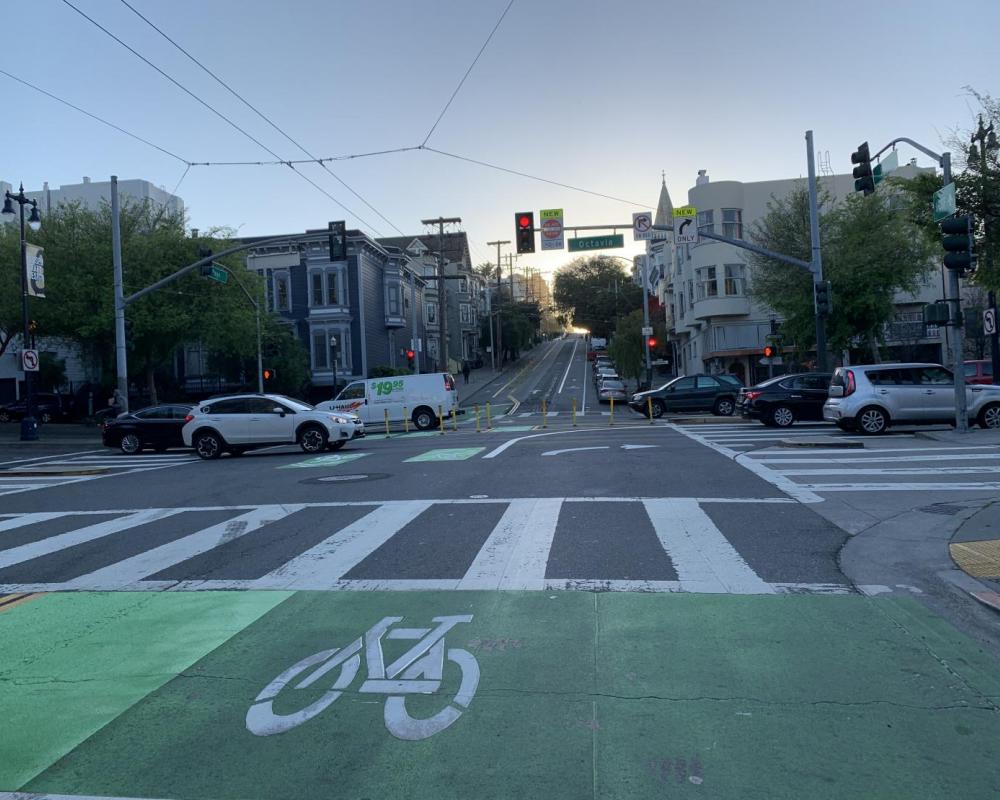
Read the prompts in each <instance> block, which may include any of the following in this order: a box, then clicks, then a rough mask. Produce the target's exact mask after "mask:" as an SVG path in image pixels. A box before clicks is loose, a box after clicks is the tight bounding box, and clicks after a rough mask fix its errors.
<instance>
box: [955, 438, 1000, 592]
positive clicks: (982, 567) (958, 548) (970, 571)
mask: <svg viewBox="0 0 1000 800" xmlns="http://www.w3.org/2000/svg"><path fill="white" fill-rule="evenodd" d="M992 432H993V433H998V431H992ZM948 550H949V552H950V553H951V558H952V561H954V562H955V564H957V565H958V567H959V568H960V569H961V570H963V571H964V572H965V573H966V574H967V575H970V576H971V577H973V578H975V579H976V580H977V581H979V582H980V583H981V584H983V586H984V587H985V588H984V589H983V590H980V591H973V592H971V594H972V596H973V597H975V598H976V599H977V600H978V601H979V602H981V603H983V604H984V605H988V606H990V607H991V608H994V609H996V610H997V611H1000V501H993V502H991V503H990V504H989V505H987V506H986V507H984V508H982V509H980V510H979V511H977V512H976V513H975V514H973V515H972V516H971V517H969V518H968V519H967V520H965V522H963V523H962V524H961V525H960V526H959V528H958V530H957V531H955V535H954V536H952V538H951V543H950V544H949V545H948Z"/></svg>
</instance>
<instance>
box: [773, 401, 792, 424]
mask: <svg viewBox="0 0 1000 800" xmlns="http://www.w3.org/2000/svg"><path fill="white" fill-rule="evenodd" d="M770 417H771V422H773V423H774V425H775V426H776V427H778V428H788V427H790V426H791V424H792V423H793V422H795V414H793V413H792V409H790V408H789V407H788V406H775V407H774V408H772V409H771V414H770Z"/></svg>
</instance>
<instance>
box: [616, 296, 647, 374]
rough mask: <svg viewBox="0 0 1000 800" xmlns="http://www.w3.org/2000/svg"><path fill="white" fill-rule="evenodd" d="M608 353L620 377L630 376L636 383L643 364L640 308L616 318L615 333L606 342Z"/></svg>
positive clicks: (643, 351) (643, 352)
mask: <svg viewBox="0 0 1000 800" xmlns="http://www.w3.org/2000/svg"><path fill="white" fill-rule="evenodd" d="M608 354H609V355H610V356H611V358H612V360H613V361H614V362H615V369H617V370H618V374H619V375H621V377H622V378H632V379H633V380H635V381H636V383H638V382H639V379H640V378H641V377H642V370H643V367H644V366H645V347H644V344H643V335H642V311H641V310H640V311H633V312H632V313H631V314H628V315H626V316H624V317H622V318H621V319H619V320H618V323H617V325H616V326H615V335H614V336H613V337H612V338H611V342H610V343H609V344H608Z"/></svg>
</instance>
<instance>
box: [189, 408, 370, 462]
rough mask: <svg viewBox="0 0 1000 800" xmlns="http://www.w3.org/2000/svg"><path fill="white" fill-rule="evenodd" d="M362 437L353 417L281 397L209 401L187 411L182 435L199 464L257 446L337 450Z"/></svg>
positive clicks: (307, 450)
mask: <svg viewBox="0 0 1000 800" xmlns="http://www.w3.org/2000/svg"><path fill="white" fill-rule="evenodd" d="M364 435H365V426H364V424H363V423H362V422H361V419H360V418H359V417H358V416H357V415H356V414H345V413H339V412H330V411H318V410H316V409H315V408H313V407H312V406H310V405H308V404H307V403H303V402H302V401H301V400H293V399H292V398H290V397H284V396H283V395H280V394H239V395H228V396H226V397H213V398H210V399H208V400H205V401H203V402H202V403H200V404H198V405H197V406H195V407H194V408H192V409H191V413H190V414H188V415H187V417H186V418H185V422H184V427H183V428H182V429H181V436H182V437H183V439H184V444H185V445H187V446H188V447H193V448H194V449H195V452H196V453H197V454H198V455H199V456H201V457H202V458H204V459H211V458H218V457H219V456H221V455H222V453H223V452H226V451H228V452H229V453H232V454H233V455H234V456H238V455H242V454H243V453H245V452H246V451H247V450H252V449H254V448H257V447H270V446H273V445H280V444H295V443H298V444H299V446H300V447H301V448H302V449H303V450H304V451H305V452H307V453H319V452H321V451H323V450H325V449H330V450H339V449H340V448H341V447H343V446H344V445H345V444H346V443H347V442H349V441H350V440H351V439H357V438H358V437H359V436H364Z"/></svg>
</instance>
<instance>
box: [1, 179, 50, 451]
mask: <svg viewBox="0 0 1000 800" xmlns="http://www.w3.org/2000/svg"><path fill="white" fill-rule="evenodd" d="M12 201H16V202H17V204H18V205H19V206H20V207H21V317H22V322H23V323H24V333H23V334H22V336H23V339H22V343H21V349H22V350H27V349H28V343H29V342H30V341H31V339H30V331H29V328H28V326H29V322H28V240H27V239H25V238H24V207H25V206H27V205H30V206H31V216H30V217H29V218H28V227H29V228H31V230H33V231H37V230H38V229H39V228H41V227H42V218H41V217H39V216H38V201H37V200H30V199H29V198H27V197H26V196H25V194H24V184H23V183H22V184H21V188H20V190H19V191H18V193H17V194H11V193H10V192H4V203H3V211H2V212H0V213H2V214H3V217H4V220H5V221H7V222H10V221H11V220H12V219H13V217H14V206H13V205H12ZM32 377H33V376H32V373H31V371H30V370H25V371H24V393H25V400H24V417H23V418H22V419H21V441H22V442H33V441H35V440H36V439H38V422H37V420H35V416H34V408H33V406H34V403H33V402H32V400H33V398H32V392H33V388H34V387H33V386H32V383H33V381H32Z"/></svg>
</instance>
